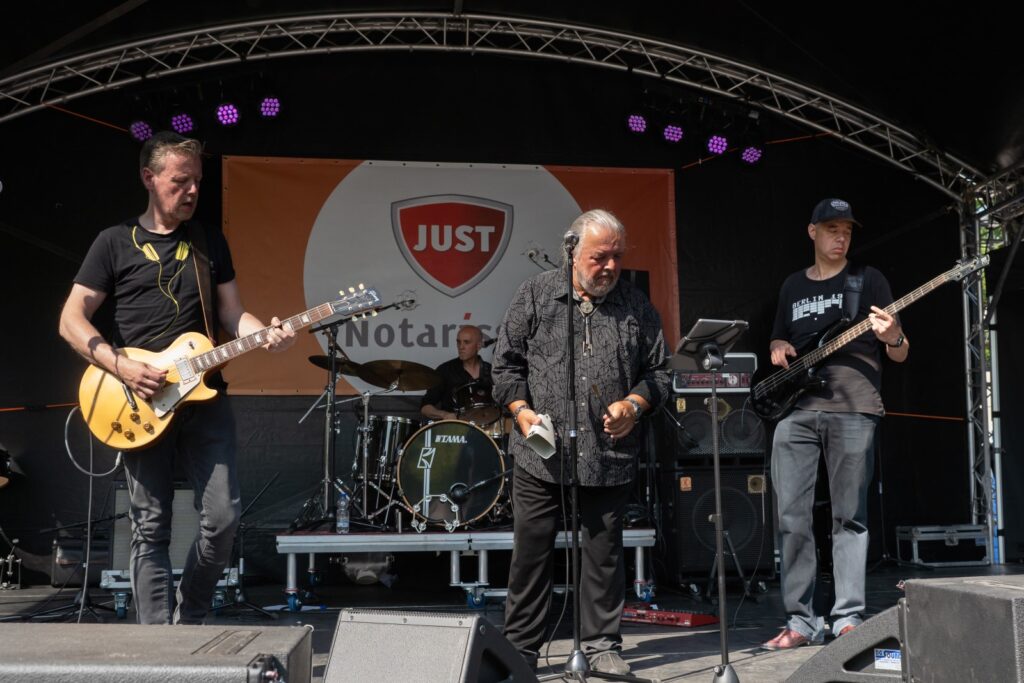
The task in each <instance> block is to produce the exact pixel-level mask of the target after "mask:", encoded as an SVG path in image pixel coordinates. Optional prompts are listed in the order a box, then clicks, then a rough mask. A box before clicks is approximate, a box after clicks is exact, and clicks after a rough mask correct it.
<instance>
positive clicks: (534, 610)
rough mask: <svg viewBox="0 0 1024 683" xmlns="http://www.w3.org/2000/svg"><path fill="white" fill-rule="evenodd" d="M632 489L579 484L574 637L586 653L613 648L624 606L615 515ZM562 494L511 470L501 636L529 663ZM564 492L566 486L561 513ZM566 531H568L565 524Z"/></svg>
mask: <svg viewBox="0 0 1024 683" xmlns="http://www.w3.org/2000/svg"><path fill="white" fill-rule="evenodd" d="M631 489H632V485H630V484H623V485H621V486H585V487H584V486H581V487H580V489H579V508H580V567H581V572H580V603H581V608H582V609H581V614H580V640H581V642H582V644H583V650H584V652H586V653H587V654H590V653H593V652H602V651H605V650H612V649H620V648H621V647H622V635H621V634H620V633H619V622H620V619H621V617H622V607H623V604H624V602H625V589H624V586H625V576H626V570H625V567H624V566H623V562H622V552H623V551H622V518H623V513H624V512H625V509H626V503H627V502H628V501H629V494H630V491H631ZM561 495H562V494H561V492H560V487H559V485H558V484H551V483H548V482H545V481H542V480H540V479H537V478H536V477H534V476H532V475H530V474H528V473H527V472H525V471H523V470H522V469H521V468H519V467H516V468H515V474H514V478H513V486H512V505H513V508H514V509H515V520H514V523H513V530H514V541H513V546H512V564H511V566H510V568H509V577H508V599H507V602H506V603H505V637H506V638H508V639H509V641H510V642H511V643H512V644H513V645H514V646H515V647H516V648H517V649H518V650H519V651H520V652H522V653H523V654H524V656H525V657H526V658H527V659H528V660H531V659H535V658H536V656H537V653H538V652H540V648H541V646H542V645H543V644H544V640H545V637H546V634H547V619H548V612H549V611H550V608H551V593H552V590H553V588H554V545H555V536H556V534H557V532H558V531H559V530H560V529H561V528H562V525H561V524H560V521H561V510H562V504H561ZM569 495H570V490H569V488H568V487H566V489H565V504H566V514H567V516H568V513H569V509H570V508H569V506H570V498H569ZM565 527H567V528H571V524H566V525H565Z"/></svg>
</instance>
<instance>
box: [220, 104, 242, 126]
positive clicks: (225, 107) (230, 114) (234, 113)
mask: <svg viewBox="0 0 1024 683" xmlns="http://www.w3.org/2000/svg"><path fill="white" fill-rule="evenodd" d="M217 120H218V121H220V125H222V126H233V125H235V124H236V123H238V107H236V106H235V105H233V104H231V103H226V104H222V105H220V106H219V107H217Z"/></svg>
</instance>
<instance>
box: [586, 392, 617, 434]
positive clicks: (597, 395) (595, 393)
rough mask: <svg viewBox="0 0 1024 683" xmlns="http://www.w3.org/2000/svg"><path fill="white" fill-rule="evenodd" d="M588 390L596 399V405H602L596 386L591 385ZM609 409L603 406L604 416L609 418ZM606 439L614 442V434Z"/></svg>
mask: <svg viewBox="0 0 1024 683" xmlns="http://www.w3.org/2000/svg"><path fill="white" fill-rule="evenodd" d="M590 390H591V391H592V392H594V396H596V397H597V401H598V403H604V401H603V400H602V399H601V394H600V393H598V391H597V384H591V385H590ZM609 408H610V406H605V407H604V414H605V415H608V416H609V417H611V411H610V410H609ZM608 438H610V439H611V440H612V441H615V435H614V434H611V435H609V437H608Z"/></svg>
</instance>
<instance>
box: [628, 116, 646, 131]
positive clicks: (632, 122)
mask: <svg viewBox="0 0 1024 683" xmlns="http://www.w3.org/2000/svg"><path fill="white" fill-rule="evenodd" d="M626 125H628V126H629V131H630V132H631V133H643V132H644V131H646V130H647V119H646V118H645V117H644V116H643V115H642V114H630V115H629V117H628V118H627V119H626Z"/></svg>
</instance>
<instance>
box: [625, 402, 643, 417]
mask: <svg viewBox="0 0 1024 683" xmlns="http://www.w3.org/2000/svg"><path fill="white" fill-rule="evenodd" d="M623 400H625V401H626V403H628V404H629V405H631V406H633V418H634V419H636V420H639V419H640V416H641V415H642V414H643V412H644V409H643V408H641V407H640V401H638V400H636V399H635V398H630V397H629V396H627V397H626V398H625V399H623Z"/></svg>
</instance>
